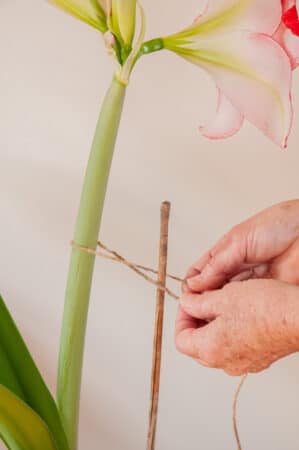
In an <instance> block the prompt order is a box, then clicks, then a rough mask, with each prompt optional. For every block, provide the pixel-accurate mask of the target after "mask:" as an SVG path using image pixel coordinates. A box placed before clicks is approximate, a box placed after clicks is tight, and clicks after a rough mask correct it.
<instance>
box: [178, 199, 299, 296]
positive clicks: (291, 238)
mask: <svg viewBox="0 0 299 450" xmlns="http://www.w3.org/2000/svg"><path fill="white" fill-rule="evenodd" d="M250 278H273V279H276V280H281V281H285V282H287V283H291V284H297V285H299V200H292V201H287V202H284V203H280V204H278V205H275V206H272V207H271V208H268V209H266V210H264V211H262V212H260V213H259V214H257V215H255V216H253V217H252V218H250V219H248V220H246V221H245V222H243V223H241V224H239V225H237V226H235V227H234V228H233V229H232V230H231V231H230V232H229V233H227V234H226V235H224V236H223V237H222V238H221V239H220V240H219V241H218V242H217V243H216V245H215V246H214V247H213V248H212V249H210V250H209V251H208V252H207V253H206V254H204V255H203V256H202V257H201V258H200V259H199V260H198V261H197V262H196V263H195V264H193V265H192V266H191V268H190V269H189V271H188V273H187V276H186V281H185V283H184V285H183V290H184V291H185V292H197V293H200V292H204V291H206V290H213V289H217V288H221V287H222V286H224V285H225V284H226V283H228V282H231V281H242V280H248V279H250Z"/></svg>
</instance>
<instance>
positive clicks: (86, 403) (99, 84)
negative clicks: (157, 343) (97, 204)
mask: <svg viewBox="0 0 299 450" xmlns="http://www.w3.org/2000/svg"><path fill="white" fill-rule="evenodd" d="M144 6H145V8H146V11H147V17H148V37H154V36H156V35H161V34H166V33H168V32H171V31H175V30H177V29H179V28H181V27H182V26H183V25H185V24H188V23H190V21H191V20H192V18H193V16H194V15H196V13H197V12H198V11H199V9H200V0H188V1H185V2H182V1H180V0H163V2H161V1H159V0H151V1H150V0H144ZM0 61H1V63H0V99H1V101H0V130H1V132H0V153H1V155H0V156H1V165H0V212H1V216H0V218H1V220H0V285H1V292H2V293H3V295H4V296H5V298H6V301H7V302H8V304H9V307H10V309H11V310H12V312H13V314H14V316H15V318H16V320H17V322H18V323H19V324H20V326H21V328H22V330H23V332H24V335H25V336H26V338H27V341H28V342H29V343H30V345H31V347H32V351H33V353H34V355H35V357H36V359H37V360H38V362H39V364H40V366H41V368H42V370H43V373H44V375H45V377H46V379H47V380H48V382H49V383H50V384H51V386H52V387H53V386H54V380H55V372H56V360H57V352H58V339H59V330H60V321H61V316H62V310H63V292H64V286H65V279H66V271H67V265H68V259H69V252H70V248H69V241H70V240H71V238H72V229H73V225H74V220H75V215H76V210H77V205H78V197H79V193H80V189H81V183H82V177H83V173H84V169H85V164H86V160H87V156H88V151H89V146H90V143H91V139H92V134H93V130H94V127H95V122H96V120H97V115H98V111H99V107H100V104H101V101H102V98H103V95H104V92H105V89H106V87H107V86H108V83H109V81H110V78H111V73H112V68H111V62H110V61H109V58H108V57H107V56H106V55H105V52H104V51H103V46H102V44H101V39H100V36H99V34H98V33H97V32H96V31H93V30H92V29H90V28H88V27H87V26H85V25H84V24H81V23H79V22H77V21H75V20H73V19H72V18H70V17H68V16H66V15H64V14H62V13H61V12H60V11H57V10H56V9H54V8H53V7H51V6H49V5H48V4H47V2H46V1H40V0H26V1H24V0H1V4H0ZM294 85H295V86H294V98H295V110H296V116H295V126H294V129H293V132H292V135H291V138H290V145H289V149H288V150H287V151H282V150H279V149H278V148H276V147H275V146H274V145H272V143H271V142H270V141H268V140H267V139H266V138H265V137H263V136H262V135H261V134H260V133H259V132H258V131H257V130H256V129H254V128H253V127H252V126H251V125H249V124H246V126H245V127H244V128H243V129H242V131H241V132H240V133H239V134H238V135H237V136H236V137H234V138H232V139H230V140H227V141H224V142H219V143H218V142H217V143H215V142H209V141H207V140H204V139H203V138H201V137H200V136H199V134H198V132H197V125H198V124H199V123H200V122H201V121H202V120H203V119H204V118H205V117H206V116H208V115H210V114H212V111H213V109H214V102H215V91H214V86H213V84H212V83H211V82H210V80H209V79H208V78H207V76H206V75H205V74H203V73H201V72H200V71H199V70H198V69H196V68H195V67H193V66H191V65H190V66H189V65H188V64H187V63H185V62H184V61H181V60H180V59H179V58H177V57H175V56H174V55H171V54H166V53H165V54H164V53H163V54H162V53H161V54H157V55H154V56H151V57H147V58H144V59H143V60H142V61H141V62H140V63H139V64H138V66H137V67H136V71H135V74H134V76H133V78H132V82H131V85H130V87H129V90H128V96H127V101H126V106H125V115H124V119H123V121H122V124H121V130H120V135H119V140H118V145H117V151H116V155H115V160H114V164H113V170H112V174H111V180H110V186H109V194H108V199H107V205H106V208H105V214H104V221H103V228H102V233H101V239H102V240H103V241H104V242H106V243H107V244H108V245H110V246H112V247H114V248H115V249H117V250H118V251H120V252H121V253H123V254H124V255H127V256H128V257H130V258H131V259H133V260H136V261H140V262H142V263H144V264H149V265H152V266H155V264H156V261H157V248H158V247H157V245H158V230H159V205H160V202H161V201H162V200H165V199H167V200H170V201H171V202H172V205H173V214H172V219H171V230H170V257H169V270H170V271H171V272H173V273H177V274H184V272H185V270H186V268H187V267H188V265H190V264H191V262H193V260H194V259H196V258H197V257H198V256H199V255H200V254H201V252H203V251H204V250H205V249H206V248H207V247H209V246H210V245H211V244H212V243H213V242H214V241H215V240H216V239H217V238H218V237H219V236H220V235H221V234H223V233H224V232H225V231H226V230H227V229H229V228H230V227H231V226H232V225H233V224H235V223H236V222H239V221H241V220H243V219H245V218H246V217H248V216H250V215H251V214H253V213H254V212H256V211H258V210H260V209H262V208H264V207H266V206H269V205H270V204H273V203H276V202H278V201H281V200H284V199H290V198H294V197H298V192H299V182H298V179H299V177H298V167H299V151H298V144H297V143H298V140H299V127H297V126H296V124H297V123H298V114H299V98H298V94H299V77H298V73H297V74H296V75H295V80H294ZM154 298H155V292H154V290H153V288H152V287H151V286H148V285H146V284H145V283H144V282H143V280H139V279H138V278H136V276H135V275H134V274H131V273H130V272H129V271H128V270H126V269H125V268H123V267H118V266H117V265H115V264H113V263H110V262H106V261H100V260H99V261H98V262H97V266H96V276H95V282H94V288H93V296H92V302H91V311H90V318H89V330H88V337H87V346H86V358H85V371H84V379H83V394H82V420H81V435H80V442H81V445H80V448H81V449H84V450H98V449H105V450H117V449H120V448H121V449H122V450H137V449H138V450H140V449H142V448H145V437H146V428H147V418H148V399H149V382H150V367H151V348H152V327H153V320H154ZM175 315H176V305H175V304H174V302H173V301H171V300H169V301H168V302H167V307H166V326H165V340H164V355H163V374H162V386H161V403H160V415H159V429H158V436H157V450H166V449H172V450H182V449H188V450H199V449H204V450H224V449H226V450H229V449H230V450H231V449H233V448H235V443H234V440H233V434H232V427H231V402H232V396H233V392H234V389H235V386H236V384H237V381H238V380H237V379H234V378H229V377H228V376H226V375H224V374H223V373H221V372H219V371H216V370H209V369H206V368H201V367H199V366H197V365H196V364H195V363H194V362H193V361H191V360H189V359H187V358H185V357H183V356H181V355H179V354H178V353H177V352H176V351H175V348H174V344H173V328H174V320H175ZM298 398H299V364H298V357H297V356H293V357H290V358H287V359H285V360H283V361H281V362H279V363H278V364H276V365H275V366H274V367H273V368H271V369H270V370H268V371H267V372H265V373H263V374H261V375H258V376H251V377H250V379H249V380H248V382H247V384H246V386H245V387H244V391H243V393H242V398H241V402H240V431H241V437H242V440H243V444H244V450H247V449H248V450H249V449H255V450H270V449H271V450H285V449H288V450H295V449H298V446H299V432H298V429H299V406H298Z"/></svg>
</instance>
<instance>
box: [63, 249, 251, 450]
mask: <svg viewBox="0 0 299 450" xmlns="http://www.w3.org/2000/svg"><path fill="white" fill-rule="evenodd" d="M71 246H72V247H73V248H76V249H78V250H81V251H82V252H85V253H88V254H90V255H94V256H99V257H101V258H105V259H108V260H110V261H114V262H118V263H120V264H123V265H125V266H127V267H128V268H129V269H131V270H132V271H133V272H135V273H137V275H139V276H140V277H142V278H143V279H144V280H146V281H147V282H148V283H150V284H152V285H154V286H156V287H158V288H159V289H160V290H161V291H164V292H165V293H166V294H168V295H169V297H171V298H173V299H174V300H176V301H178V300H179V299H180V297H179V296H178V295H176V294H175V293H174V292H173V291H171V290H170V289H169V288H167V287H165V286H163V285H161V284H160V283H159V282H158V281H157V280H156V279H154V278H152V277H150V276H149V275H147V273H152V274H155V275H157V274H158V271H157V270H155V269H152V268H150V267H146V266H142V265H140V264H136V263H134V262H132V261H130V260H128V259H126V258H124V257H123V256H122V255H120V254H119V253H117V252H116V251H115V250H111V249H110V248H109V247H107V246H106V245H104V244H103V243H102V242H100V241H99V242H98V243H97V246H98V247H99V248H101V249H102V250H103V251H99V250H93V249H91V248H88V247H84V246H82V245H79V244H77V243H76V242H74V241H72V242H71ZM166 276H167V278H168V279H171V280H175V281H178V282H180V283H182V282H183V281H184V279H183V278H180V277H178V276H175V275H171V274H167V275H166ZM247 376H248V375H244V376H243V377H242V378H241V381H240V383H239V384H238V386H237V389H236V392H235V394H234V398H233V430H234V435H235V439H236V443H237V448H238V450H242V445H241V441H240V435H239V431H238V423H237V405H238V400H239V397H240V392H241V389H242V387H243V385H244V383H245V381H246V379H247Z"/></svg>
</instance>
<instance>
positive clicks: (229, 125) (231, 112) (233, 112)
mask: <svg viewBox="0 0 299 450" xmlns="http://www.w3.org/2000/svg"><path fill="white" fill-rule="evenodd" d="M243 122H244V116H243V115H242V114H241V113H240V112H239V111H238V110H237V109H236V108H234V107H233V105H232V104H231V102H230V101H229V100H227V98H226V97H225V95H224V94H223V92H221V91H219V92H218V104H217V110H216V115H215V117H214V118H213V120H211V121H210V122H209V123H208V124H207V125H205V126H201V127H199V129H200V131H201V133H202V135H203V136H205V137H207V138H209V139H224V138H227V137H230V136H233V135H234V134H235V133H237V132H238V131H239V130H240V128H241V126H242V125H243Z"/></svg>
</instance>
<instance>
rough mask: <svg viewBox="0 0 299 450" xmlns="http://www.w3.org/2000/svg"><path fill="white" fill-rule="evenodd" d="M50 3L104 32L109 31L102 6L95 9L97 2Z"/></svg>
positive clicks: (51, 0) (56, 0)
mask: <svg viewBox="0 0 299 450" xmlns="http://www.w3.org/2000/svg"><path fill="white" fill-rule="evenodd" d="M48 2H49V3H52V4H53V5H55V6H57V7H58V8H60V9H63V10H64V11H66V12H67V13H69V14H71V15H72V16H74V17H76V18H77V19H79V20H81V21H82V22H85V23H87V24H88V25H90V26H92V27H93V28H96V29H98V30H100V31H102V32H105V31H106V30H107V26H106V24H105V16H104V12H103V11H102V13H101V10H102V8H101V5H100V4H99V3H98V7H95V4H97V0H91V1H90V0H48Z"/></svg>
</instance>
